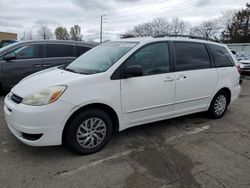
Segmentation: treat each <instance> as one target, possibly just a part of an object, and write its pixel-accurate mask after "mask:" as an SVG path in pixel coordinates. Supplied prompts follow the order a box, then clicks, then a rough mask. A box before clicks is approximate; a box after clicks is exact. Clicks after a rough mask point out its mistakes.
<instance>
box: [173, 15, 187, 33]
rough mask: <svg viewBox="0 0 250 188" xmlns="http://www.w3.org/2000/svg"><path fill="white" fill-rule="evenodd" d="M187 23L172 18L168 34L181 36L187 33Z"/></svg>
mask: <svg viewBox="0 0 250 188" xmlns="http://www.w3.org/2000/svg"><path fill="white" fill-rule="evenodd" d="M188 27H189V23H187V22H185V21H184V20H181V19H179V18H178V17H176V18H173V19H172V21H171V24H170V32H171V34H174V35H183V34H185V33H186V32H187V30H188Z"/></svg>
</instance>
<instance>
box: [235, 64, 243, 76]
mask: <svg viewBox="0 0 250 188" xmlns="http://www.w3.org/2000/svg"><path fill="white" fill-rule="evenodd" d="M236 67H237V70H238V72H239V74H241V71H242V70H241V67H240V65H237V66H236Z"/></svg>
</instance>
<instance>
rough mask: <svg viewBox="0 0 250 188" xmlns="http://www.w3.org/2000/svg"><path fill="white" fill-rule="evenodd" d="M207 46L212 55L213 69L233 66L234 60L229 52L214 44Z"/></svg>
mask: <svg viewBox="0 0 250 188" xmlns="http://www.w3.org/2000/svg"><path fill="white" fill-rule="evenodd" d="M208 46H209V49H210V51H211V53H212V56H213V59H214V63H215V67H231V66H234V60H233V58H232V56H231V54H230V53H229V51H228V50H227V49H226V48H225V47H223V46H218V45H214V44H209V45H208Z"/></svg>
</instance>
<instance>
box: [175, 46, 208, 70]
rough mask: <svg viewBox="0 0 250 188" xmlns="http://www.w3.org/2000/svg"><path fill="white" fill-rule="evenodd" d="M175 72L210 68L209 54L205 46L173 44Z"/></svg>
mask: <svg viewBox="0 0 250 188" xmlns="http://www.w3.org/2000/svg"><path fill="white" fill-rule="evenodd" d="M174 51H175V59H176V65H175V66H176V67H175V68H176V70H177V71H185V70H195V69H206V68H210V67H211V63H210V58H209V54H208V52H207V49H206V46H205V44H201V43H190V42H174Z"/></svg>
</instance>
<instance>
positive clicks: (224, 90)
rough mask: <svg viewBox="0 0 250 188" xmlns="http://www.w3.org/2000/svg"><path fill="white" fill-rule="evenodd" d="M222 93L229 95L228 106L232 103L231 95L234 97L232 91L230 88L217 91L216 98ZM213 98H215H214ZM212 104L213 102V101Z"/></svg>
mask: <svg viewBox="0 0 250 188" xmlns="http://www.w3.org/2000/svg"><path fill="white" fill-rule="evenodd" d="M220 92H225V93H226V94H227V96H228V99H229V100H228V105H229V104H230V103H231V95H232V93H231V90H230V89H229V88H228V87H223V88H221V89H220V90H219V91H217V92H216V93H215V95H214V97H215V96H216V95H217V94H218V93H220ZM214 97H213V98H214ZM211 102H212V101H211ZM211 102H210V104H211Z"/></svg>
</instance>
